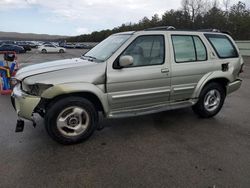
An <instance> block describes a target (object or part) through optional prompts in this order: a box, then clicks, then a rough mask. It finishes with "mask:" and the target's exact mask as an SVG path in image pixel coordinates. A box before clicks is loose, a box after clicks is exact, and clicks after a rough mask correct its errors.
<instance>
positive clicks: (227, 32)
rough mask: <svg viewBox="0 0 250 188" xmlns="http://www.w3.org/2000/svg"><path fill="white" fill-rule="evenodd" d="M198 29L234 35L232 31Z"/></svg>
mask: <svg viewBox="0 0 250 188" xmlns="http://www.w3.org/2000/svg"><path fill="white" fill-rule="evenodd" d="M198 31H203V32H216V33H224V34H227V35H232V33H231V32H229V31H221V30H219V29H199V30H198Z"/></svg>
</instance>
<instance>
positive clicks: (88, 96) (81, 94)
mask: <svg viewBox="0 0 250 188" xmlns="http://www.w3.org/2000/svg"><path fill="white" fill-rule="evenodd" d="M66 97H82V98H85V99H87V100H89V101H90V102H91V103H93V105H94V106H95V108H96V110H97V111H101V112H104V107H103V105H102V102H101V101H100V99H99V98H98V97H97V96H96V95H95V94H93V93H91V92H74V93H68V94H61V95H57V96H55V97H54V98H52V99H45V98H43V100H44V105H45V106H44V107H45V109H46V108H48V107H49V106H51V105H53V104H54V103H56V102H57V101H59V100H62V99H64V98H66Z"/></svg>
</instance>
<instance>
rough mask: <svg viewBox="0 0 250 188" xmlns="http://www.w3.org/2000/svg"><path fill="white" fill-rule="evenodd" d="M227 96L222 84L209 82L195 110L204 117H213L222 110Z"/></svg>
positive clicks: (194, 107)
mask: <svg viewBox="0 0 250 188" xmlns="http://www.w3.org/2000/svg"><path fill="white" fill-rule="evenodd" d="M225 97H226V93H225V90H224V88H223V87H222V86H221V85H220V84H218V83H209V84H208V85H206V86H205V87H204V88H203V90H202V91H201V93H200V96H199V100H198V102H197V103H196V104H195V105H194V106H193V111H194V112H195V113H196V114H198V115H199V116H200V117H202V118H210V117H213V116H215V115H216V114H217V113H218V112H219V111H220V110H221V108H222V106H223V104H224V100H225Z"/></svg>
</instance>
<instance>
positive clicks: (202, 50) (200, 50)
mask: <svg viewBox="0 0 250 188" xmlns="http://www.w3.org/2000/svg"><path fill="white" fill-rule="evenodd" d="M194 43H195V48H196V53H197V61H204V60H206V59H207V50H206V47H205V46H204V44H203V43H202V41H201V39H200V38H199V37H197V36H194Z"/></svg>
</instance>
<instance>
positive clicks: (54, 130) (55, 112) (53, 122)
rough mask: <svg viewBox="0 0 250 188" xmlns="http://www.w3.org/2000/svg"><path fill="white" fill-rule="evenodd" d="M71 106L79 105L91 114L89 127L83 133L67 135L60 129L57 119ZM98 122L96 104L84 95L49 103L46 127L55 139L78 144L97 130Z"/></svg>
mask: <svg viewBox="0 0 250 188" xmlns="http://www.w3.org/2000/svg"><path fill="white" fill-rule="evenodd" d="M71 107H77V108H78V107H79V108H81V109H84V110H85V112H87V114H88V115H89V117H88V120H89V121H88V122H89V123H88V125H87V128H86V129H85V131H84V132H83V133H81V134H79V135H77V136H66V135H64V134H63V133H62V131H60V130H59V128H58V126H57V120H58V117H59V116H60V114H62V112H65V111H64V110H67V109H68V108H71ZM81 116H82V115H81ZM65 121H66V120H65ZM69 121H70V120H69ZM67 122H68V120H67ZM97 123H98V113H97V111H96V109H95V107H94V105H93V104H92V103H91V102H90V101H89V100H87V99H85V98H82V97H66V98H63V99H61V100H58V101H56V102H54V103H53V104H51V105H49V107H48V110H47V112H46V114H45V127H46V130H47V132H48V134H49V135H50V136H51V138H52V139H54V140H55V141H57V142H59V143H61V144H65V145H69V144H76V143H79V142H82V141H84V140H86V139H88V138H89V137H90V136H91V135H92V133H93V132H94V131H95V129H96V127H97ZM69 130H70V129H69Z"/></svg>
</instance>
